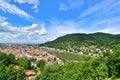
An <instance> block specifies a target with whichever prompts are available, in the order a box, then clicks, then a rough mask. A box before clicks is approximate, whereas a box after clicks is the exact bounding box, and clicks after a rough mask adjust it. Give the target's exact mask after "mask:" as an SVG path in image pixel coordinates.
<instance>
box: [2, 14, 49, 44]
mask: <svg viewBox="0 0 120 80" xmlns="http://www.w3.org/2000/svg"><path fill="white" fill-rule="evenodd" d="M45 35H47V30H46V29H45V25H44V24H40V25H39V24H32V25H30V26H25V27H16V26H12V25H11V24H10V23H9V22H7V21H6V18H5V17H1V16H0V37H1V38H0V41H3V40H4V41H8V42H10V41H11V42H14V41H15V42H17V41H23V43H24V42H29V41H33V42H35V41H36V40H38V41H40V42H43V41H44V38H43V37H44V36H45Z"/></svg>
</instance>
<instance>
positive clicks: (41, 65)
mask: <svg viewBox="0 0 120 80" xmlns="http://www.w3.org/2000/svg"><path fill="white" fill-rule="evenodd" d="M45 64H46V62H45V60H39V61H38V63H37V66H38V67H39V68H40V70H41V71H42V70H43V68H44V66H45Z"/></svg>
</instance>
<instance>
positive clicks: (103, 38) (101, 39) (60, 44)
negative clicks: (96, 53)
mask: <svg viewBox="0 0 120 80" xmlns="http://www.w3.org/2000/svg"><path fill="white" fill-rule="evenodd" d="M118 44H120V35H113V34H108V33H100V32H98V33H93V34H84V33H83V34H82V33H76V34H68V35H65V36H62V37H59V38H57V39H56V40H54V41H50V42H46V43H44V44H41V46H47V47H53V48H58V49H65V50H68V49H70V48H73V49H76V48H78V47H80V46H91V45H97V46H105V47H113V46H116V45H118Z"/></svg>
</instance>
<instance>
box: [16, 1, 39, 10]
mask: <svg viewBox="0 0 120 80" xmlns="http://www.w3.org/2000/svg"><path fill="white" fill-rule="evenodd" d="M14 2H17V3H20V4H23V3H27V4H30V5H33V6H32V7H31V8H32V9H33V10H34V12H38V5H39V3H40V1H39V0H14Z"/></svg>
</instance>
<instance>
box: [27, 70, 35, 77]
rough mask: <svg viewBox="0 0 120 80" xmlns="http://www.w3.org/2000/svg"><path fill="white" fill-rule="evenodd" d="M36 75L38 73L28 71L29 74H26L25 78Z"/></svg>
mask: <svg viewBox="0 0 120 80" xmlns="http://www.w3.org/2000/svg"><path fill="white" fill-rule="evenodd" d="M35 75H36V73H35V72H33V71H27V72H25V76H26V77H30V76H35Z"/></svg>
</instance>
